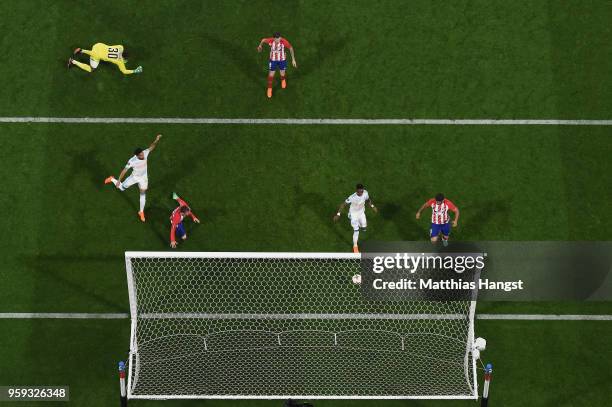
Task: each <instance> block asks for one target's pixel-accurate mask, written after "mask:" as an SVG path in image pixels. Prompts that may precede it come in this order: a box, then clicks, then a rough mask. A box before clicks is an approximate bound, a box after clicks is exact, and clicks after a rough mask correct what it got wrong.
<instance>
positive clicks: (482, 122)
mask: <svg viewBox="0 0 612 407" xmlns="http://www.w3.org/2000/svg"><path fill="white" fill-rule="evenodd" d="M0 123H66V124H268V125H274V124H287V125H400V126H414V125H420V126H423V125H443V126H612V120H562V119H291V118H286V119H255V118H215V117H201V118H180V117H35V116H32V117H0Z"/></svg>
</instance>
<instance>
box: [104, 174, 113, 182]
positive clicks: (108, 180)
mask: <svg viewBox="0 0 612 407" xmlns="http://www.w3.org/2000/svg"><path fill="white" fill-rule="evenodd" d="M111 182H113V176H112V175H111V176H110V177H108V178H106V179H105V180H104V183H105V184H110V183H111Z"/></svg>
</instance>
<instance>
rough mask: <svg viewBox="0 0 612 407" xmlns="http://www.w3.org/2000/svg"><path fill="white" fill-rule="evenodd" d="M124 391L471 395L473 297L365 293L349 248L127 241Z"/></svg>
mask: <svg viewBox="0 0 612 407" xmlns="http://www.w3.org/2000/svg"><path fill="white" fill-rule="evenodd" d="M125 264H126V271H127V280H128V290H129V300H130V316H131V337H130V354H129V364H128V367H127V371H128V381H127V397H128V398H129V399H340V398H342V399H477V398H478V386H477V375H476V358H475V357H474V351H473V342H474V312H475V304H476V302H475V298H472V300H458V301H457V300H456V301H435V302H434V301H372V300H367V299H366V298H364V296H363V295H362V294H361V291H360V288H359V285H357V284H355V283H354V282H353V281H352V277H353V276H354V275H355V274H360V272H361V257H360V255H359V254H353V253H237V252H236V253H235V252H193V253H186V252H178V253H177V252H126V253H125Z"/></svg>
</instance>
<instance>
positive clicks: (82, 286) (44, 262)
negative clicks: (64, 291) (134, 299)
mask: <svg viewBox="0 0 612 407" xmlns="http://www.w3.org/2000/svg"><path fill="white" fill-rule="evenodd" d="M22 259H23V262H24V263H25V264H26V266H27V267H28V268H30V269H33V270H35V272H36V273H37V274H40V275H41V276H42V275H44V279H47V280H51V281H52V284H53V285H60V286H62V287H68V288H69V289H70V290H71V291H73V292H74V293H76V295H77V296H83V295H85V296H87V297H89V298H91V299H93V300H95V301H96V302H97V303H98V304H101V305H103V306H104V308H107V309H112V310H116V311H119V312H125V311H126V310H125V309H124V308H123V307H122V306H121V305H120V304H118V303H117V302H116V301H113V300H112V299H110V298H107V297H105V296H103V295H102V294H100V290H99V287H98V286H91V285H90V284H88V282H91V281H92V280H91V279H87V278H83V276H82V274H80V273H79V274H78V275H76V274H75V275H74V277H75V278H73V279H71V278H69V277H68V276H67V272H66V264H69V265H75V264H79V265H80V264H82V267H79V270H81V271H85V272H87V271H88V270H92V267H91V264H92V263H102V264H104V265H107V264H113V263H115V264H118V265H122V264H124V263H123V262H124V258H123V256H116V255H99V256H79V255H78V254H74V253H73V254H70V255H62V254H59V255H44V254H40V255H36V256H23V257H22ZM101 269H103V270H104V271H105V272H106V271H108V267H102V268H101ZM41 276H37V282H38V283H37V284H38V286H40V287H43V282H44V279H42V277H41ZM101 277H102V278H106V277H104V276H101ZM45 287H46V286H45ZM44 290H45V292H46V291H47V288H45V289H44ZM41 291H42V289H41Z"/></svg>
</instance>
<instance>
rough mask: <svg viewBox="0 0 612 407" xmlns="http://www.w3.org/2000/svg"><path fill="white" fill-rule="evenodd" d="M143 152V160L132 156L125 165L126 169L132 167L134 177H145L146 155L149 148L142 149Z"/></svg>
mask: <svg viewBox="0 0 612 407" xmlns="http://www.w3.org/2000/svg"><path fill="white" fill-rule="evenodd" d="M142 152H143V153H144V157H145V158H144V160H141V159H140V158H138V157H136V156H133V157H132V158H130V159H129V160H128V162H127V164H126V165H125V168H126V169H130V168H131V169H132V177H135V178H147V157H148V156H149V149H148V148H147V149H146V150H143V151H142Z"/></svg>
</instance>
